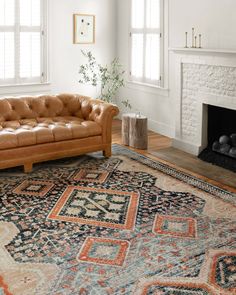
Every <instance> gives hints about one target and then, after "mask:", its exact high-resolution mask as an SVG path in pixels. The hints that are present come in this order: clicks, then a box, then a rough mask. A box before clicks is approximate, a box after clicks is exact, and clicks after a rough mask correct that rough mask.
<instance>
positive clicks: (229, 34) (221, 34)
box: [117, 0, 236, 136]
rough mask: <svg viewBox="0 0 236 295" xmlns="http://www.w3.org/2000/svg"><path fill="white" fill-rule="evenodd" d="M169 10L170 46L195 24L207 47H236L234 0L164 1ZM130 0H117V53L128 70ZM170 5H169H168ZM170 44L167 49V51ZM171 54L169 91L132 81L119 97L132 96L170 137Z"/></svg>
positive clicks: (152, 123)
mask: <svg viewBox="0 0 236 295" xmlns="http://www.w3.org/2000/svg"><path fill="white" fill-rule="evenodd" d="M164 1H165V7H166V10H168V11H166V12H167V13H168V22H167V27H169V29H168V39H169V47H183V46H184V42H185V31H189V32H191V28H192V27H195V28H196V29H197V30H198V32H199V33H202V39H203V40H202V43H203V46H204V47H206V48H232V49H236V37H235V36H236V17H235V11H236V1H235V0H164ZM128 2H129V0H117V10H118V20H117V22H118V24H117V36H118V42H117V44H118V46H117V54H118V56H119V57H120V59H121V62H122V63H124V65H125V66H126V69H127V71H128V56H129V51H128V42H129V10H128V7H129V5H128ZM167 4H168V5H167ZM167 47H168V45H167V46H166V48H165V50H166V52H168V48H167ZM167 54H168V55H169V82H168V85H166V86H167V88H168V89H169V91H168V92H167V91H158V90H155V89H153V88H152V89H151V88H149V89H148V88H145V87H137V86H135V85H132V84H130V83H128V84H127V87H126V88H125V89H123V90H121V91H120V99H123V98H129V99H130V102H131V104H132V105H133V106H134V108H135V109H138V110H140V111H141V112H142V113H143V114H145V115H146V116H147V117H148V119H149V128H150V129H152V130H154V131H156V132H159V133H161V134H164V135H167V136H174V129H175V97H174V90H175V89H174V88H175V56H174V54H173V53H167Z"/></svg>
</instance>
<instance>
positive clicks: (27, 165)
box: [24, 163, 33, 173]
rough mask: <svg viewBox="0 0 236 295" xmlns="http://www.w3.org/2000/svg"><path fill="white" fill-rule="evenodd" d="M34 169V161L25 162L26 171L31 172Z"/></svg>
mask: <svg viewBox="0 0 236 295" xmlns="http://www.w3.org/2000/svg"><path fill="white" fill-rule="evenodd" d="M32 169H33V163H25V164H24V172H25V173H29V172H31V171H32Z"/></svg>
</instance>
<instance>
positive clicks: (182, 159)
mask: <svg viewBox="0 0 236 295" xmlns="http://www.w3.org/2000/svg"><path fill="white" fill-rule="evenodd" d="M112 129H113V130H112V133H113V143H118V144H122V140H121V121H120V120H114V122H113V128H112ZM129 148H130V147H129ZM130 149H131V150H135V151H137V152H139V153H141V154H143V155H148V156H151V157H154V158H158V159H160V160H162V161H165V162H167V163H170V164H171V165H174V166H176V167H178V168H180V169H181V170H183V171H187V172H188V173H191V174H193V175H196V176H198V177H200V178H201V179H203V180H206V181H208V182H210V183H212V184H214V185H218V186H220V187H222V188H225V189H229V190H231V191H233V192H236V173H233V172H231V171H229V170H226V169H223V168H221V167H218V166H215V165H212V164H209V163H206V162H204V161H202V160H200V159H198V158H197V157H196V156H193V155H191V154H188V153H185V152H183V151H181V150H178V149H176V148H173V147H172V140H171V139H170V138H168V137H166V136H162V135H160V134H157V133H155V132H152V131H149V132H148V149H147V150H137V149H134V148H130Z"/></svg>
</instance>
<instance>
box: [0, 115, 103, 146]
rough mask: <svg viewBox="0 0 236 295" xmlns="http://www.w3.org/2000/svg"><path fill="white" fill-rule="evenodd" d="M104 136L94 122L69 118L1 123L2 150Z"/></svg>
mask: <svg viewBox="0 0 236 295" xmlns="http://www.w3.org/2000/svg"><path fill="white" fill-rule="evenodd" d="M101 134H102V128H101V126H100V125H99V124H98V123H96V122H94V121H85V120H83V119H80V118H77V117H72V116H67V117H53V118H35V119H24V120H17V121H5V122H1V123H0V150H3V149H8V148H16V147H21V146H29V145H34V144H42V143H48V142H55V141H62V140H70V139H79V138H85V137H90V136H97V135H101Z"/></svg>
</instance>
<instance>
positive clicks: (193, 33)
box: [192, 28, 195, 48]
mask: <svg viewBox="0 0 236 295" xmlns="http://www.w3.org/2000/svg"><path fill="white" fill-rule="evenodd" d="M194 36H195V29H194V28H192V48H194V44H195V38H194Z"/></svg>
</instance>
